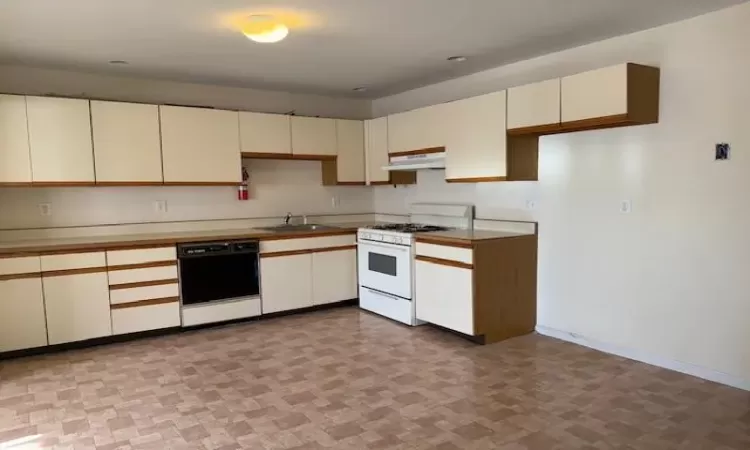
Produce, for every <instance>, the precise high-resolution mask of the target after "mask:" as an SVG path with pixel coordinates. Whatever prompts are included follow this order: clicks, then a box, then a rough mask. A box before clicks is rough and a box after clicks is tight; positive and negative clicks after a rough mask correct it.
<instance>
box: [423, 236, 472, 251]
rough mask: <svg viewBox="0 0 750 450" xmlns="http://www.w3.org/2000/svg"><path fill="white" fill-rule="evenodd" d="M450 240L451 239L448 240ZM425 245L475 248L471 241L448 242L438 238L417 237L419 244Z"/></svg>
mask: <svg viewBox="0 0 750 450" xmlns="http://www.w3.org/2000/svg"><path fill="white" fill-rule="evenodd" d="M448 239H450V238H448ZM420 242H421V243H423V244H432V245H442V246H444V247H458V248H469V249H471V248H474V244H472V243H471V241H460V240H453V239H450V240H447V239H445V240H444V239H443V238H438V237H421V236H419V237H417V243H420Z"/></svg>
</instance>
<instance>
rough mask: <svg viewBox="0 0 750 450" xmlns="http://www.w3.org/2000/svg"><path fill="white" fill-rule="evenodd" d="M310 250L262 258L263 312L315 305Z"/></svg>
mask: <svg viewBox="0 0 750 450" xmlns="http://www.w3.org/2000/svg"><path fill="white" fill-rule="evenodd" d="M312 260H313V256H312V254H310V253H306V254H302V255H290V256H274V257H262V256H261V259H260V285H261V299H262V302H263V314H269V313H275V312H280V311H289V310H292V309H300V308H307V307H309V306H312V305H313V293H312Z"/></svg>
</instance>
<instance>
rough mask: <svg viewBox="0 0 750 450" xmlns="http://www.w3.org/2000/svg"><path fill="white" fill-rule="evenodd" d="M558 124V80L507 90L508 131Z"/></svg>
mask: <svg viewBox="0 0 750 450" xmlns="http://www.w3.org/2000/svg"><path fill="white" fill-rule="evenodd" d="M559 123H560V79H559V78H555V79H554V80H548V81H542V82H541V83H534V84H527V85H526V86H518V87H514V88H511V89H508V129H509V130H512V129H515V128H526V127H536V126H541V125H556V124H559Z"/></svg>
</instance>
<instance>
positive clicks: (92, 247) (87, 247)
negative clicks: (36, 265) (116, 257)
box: [39, 241, 174, 256]
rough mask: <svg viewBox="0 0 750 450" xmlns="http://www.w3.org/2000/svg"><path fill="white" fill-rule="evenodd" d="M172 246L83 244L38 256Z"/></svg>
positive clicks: (138, 243)
mask: <svg viewBox="0 0 750 450" xmlns="http://www.w3.org/2000/svg"><path fill="white" fill-rule="evenodd" d="M171 247H174V244H170V245H165V244H145V243H142V242H138V241H134V242H133V243H132V244H113V245H106V244H83V246H81V247H79V248H68V249H64V250H43V251H41V252H39V254H40V255H44V256H49V255H68V254H73V253H97V252H111V251H119V250H148V249H155V248H171Z"/></svg>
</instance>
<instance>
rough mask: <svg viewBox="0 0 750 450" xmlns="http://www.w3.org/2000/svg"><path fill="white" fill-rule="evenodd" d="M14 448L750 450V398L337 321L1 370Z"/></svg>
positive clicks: (3, 421) (558, 348) (646, 372)
mask: <svg viewBox="0 0 750 450" xmlns="http://www.w3.org/2000/svg"><path fill="white" fill-rule="evenodd" d="M9 442H10V443H14V444H15V445H18V448H29V449H41V448H75V449H79V448H80V449H93V448H97V449H131V448H132V449H158V450H163V449H222V450H230V449H239V448H248V449H258V450H265V449H305V450H307V449H309V450H315V449H347V450H355V449H436V450H453V449H464V450H471V449H504V450H520V449H540V450H551V449H611V448H612V449H655V450H657V449H658V450H663V449H711V450H714V449H750V393H748V392H744V391H740V390H737V389H733V388H729V387H725V386H721V385H718V384H713V383H710V382H706V381H702V380H699V379H696V378H692V377H689V376H685V375H681V374H678V373H675V372H670V371H667V370H663V369H659V368H656V367H652V366H648V365H645V364H640V363H636V362H633V361H629V360H625V359H622V358H619V357H615V356H611V355H607V354H603V353H599V352H596V351H593V350H589V349H586V348H583V347H579V346H576V345H572V344H568V343H564V342H561V341H557V340H554V339H550V338H546V337H541V336H537V335H529V336H525V337H522V338H517V339H513V340H510V341H506V342H502V343H499V344H494V345H489V346H484V347H482V346H476V345H474V344H472V343H469V342H467V341H464V340H462V339H460V338H458V337H456V336H453V335H451V334H448V333H446V332H444V331H440V330H436V329H433V328H430V327H419V328H416V329H411V328H407V327H404V326H401V325H397V324H395V323H392V322H390V321H388V320H386V319H383V318H380V317H377V316H373V315H370V314H368V313H364V312H361V311H359V310H358V309H356V308H340V309H334V310H329V311H321V312H316V313H308V314H304V315H298V316H289V317H282V318H277V319H271V320H265V321H261V322H256V323H248V324H242V325H236V326H231V327H225V328H219V329H208V330H200V331H193V332H190V333H186V334H179V335H171V336H167V337H161V338H155V339H148V340H142V341H135V342H130V343H124V344H116V345H109V346H102V347H97V348H92V349H87V350H78V351H71V352H67V353H60V354H56V355H48V356H42V357H34V358H27V359H19V360H13V361H6V362H0V448H4V447H3V445H6V446H7V445H8V443H9ZM23 442H25V444H22V443H23ZM4 443H5V444H4Z"/></svg>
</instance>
